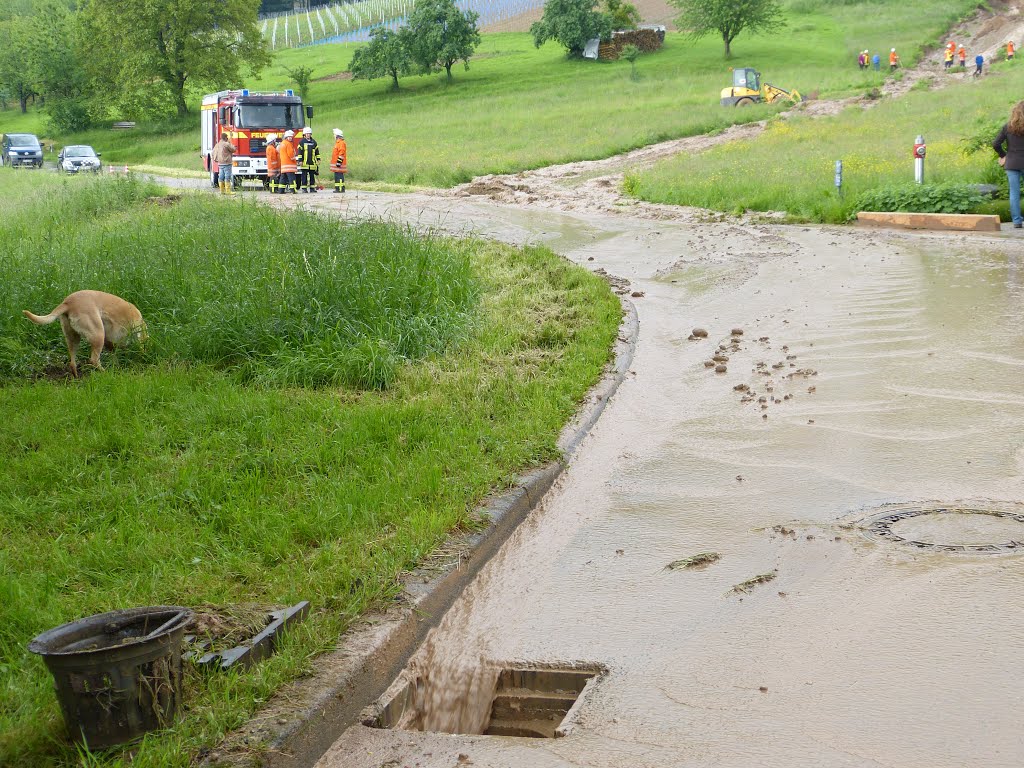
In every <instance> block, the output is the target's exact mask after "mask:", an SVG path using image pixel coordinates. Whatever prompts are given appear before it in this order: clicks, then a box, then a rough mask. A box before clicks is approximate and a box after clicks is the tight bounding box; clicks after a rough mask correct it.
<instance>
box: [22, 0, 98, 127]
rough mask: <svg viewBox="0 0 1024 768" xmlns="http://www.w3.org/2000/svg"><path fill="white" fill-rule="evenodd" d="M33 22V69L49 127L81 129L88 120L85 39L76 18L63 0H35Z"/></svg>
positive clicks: (87, 124) (85, 125) (89, 121)
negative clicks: (35, 31)
mask: <svg viewBox="0 0 1024 768" xmlns="http://www.w3.org/2000/svg"><path fill="white" fill-rule="evenodd" d="M33 21H34V27H35V29H36V30H37V34H36V36H35V42H34V45H33V48H34V53H35V63H34V65H33V71H34V72H35V77H36V87H37V88H38V90H39V92H40V93H41V94H42V96H43V97H44V99H45V105H46V106H45V109H46V111H47V112H48V113H49V115H50V122H51V124H52V127H53V128H54V129H56V131H57V132H58V133H70V132H73V131H81V130H84V129H86V128H88V127H89V126H90V124H91V122H92V120H91V117H90V112H89V100H88V92H89V80H88V77H87V75H86V72H85V67H84V66H83V65H82V61H81V51H83V50H87V49H88V41H86V40H82V38H81V33H80V29H79V24H78V19H77V17H76V16H75V15H74V14H73V13H72V12H71V10H70V9H69V8H68V6H67V3H65V2H63V0H36V13H35V16H34V19H33Z"/></svg>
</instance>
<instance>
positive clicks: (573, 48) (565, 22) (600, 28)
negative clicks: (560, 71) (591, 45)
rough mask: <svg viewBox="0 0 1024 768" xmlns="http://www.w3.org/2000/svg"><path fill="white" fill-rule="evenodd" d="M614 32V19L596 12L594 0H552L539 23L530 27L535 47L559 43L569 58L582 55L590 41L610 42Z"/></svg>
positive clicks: (546, 5) (546, 6)
mask: <svg viewBox="0 0 1024 768" xmlns="http://www.w3.org/2000/svg"><path fill="white" fill-rule="evenodd" d="M611 32H612V22H611V19H610V18H609V17H608V16H607V15H606V14H603V13H598V12H597V11H595V10H594V0H549V1H548V2H547V3H545V4H544V15H543V16H541V19H540V21H535V22H534V23H533V24H532V25H531V26H530V34H531V35H533V44H534V45H536V46H537V47H538V48H540V47H541V46H542V45H544V43H546V42H547V41H548V40H556V41H557V42H559V43H561V44H562V45H563V46H564V47H565V49H566V51H567V52H568V54H569V55H570V56H579V55H581V54H582V53H583V47H584V46H585V45H586V44H587V41H588V40H591V39H593V38H595V37H597V38H600V39H602V40H607V39H608V38H609V36H610V35H611Z"/></svg>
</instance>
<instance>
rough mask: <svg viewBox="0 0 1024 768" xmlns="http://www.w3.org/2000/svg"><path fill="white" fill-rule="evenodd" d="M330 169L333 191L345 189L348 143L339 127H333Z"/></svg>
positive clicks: (337, 191) (339, 191) (340, 191)
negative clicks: (332, 175)
mask: <svg viewBox="0 0 1024 768" xmlns="http://www.w3.org/2000/svg"><path fill="white" fill-rule="evenodd" d="M331 170H332V171H333V172H334V191H335V193H339V194H340V193H342V192H344V191H345V174H346V173H348V144H346V143H345V134H344V133H342V132H341V130H340V129H339V128H335V129H334V149H333V150H332V151H331Z"/></svg>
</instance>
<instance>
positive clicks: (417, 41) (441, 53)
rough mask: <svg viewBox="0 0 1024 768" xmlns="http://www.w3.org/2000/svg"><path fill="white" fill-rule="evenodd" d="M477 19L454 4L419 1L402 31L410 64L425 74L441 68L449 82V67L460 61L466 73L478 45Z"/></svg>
mask: <svg viewBox="0 0 1024 768" xmlns="http://www.w3.org/2000/svg"><path fill="white" fill-rule="evenodd" d="M479 18H480V14H478V13H476V12H475V11H465V12H462V11H460V10H459V9H458V7H457V6H456V5H455V1H454V0H419V2H417V3H416V7H415V8H413V11H412V13H411V14H409V20H408V22H407V24H406V27H405V30H407V34H408V37H407V38H406V39H407V41H408V43H409V53H410V55H411V56H412V59H413V61H414V62H416V64H418V65H419V66H420V67H421V68H422V69H423V70H424V71H426V72H436V71H438V70H440V69H441V68H442V67H443V68H444V70H445V72H446V73H447V74H448V81H449V82H451V79H452V65H453V64H455V62H457V61H460V60H461V61H462V62H463V63H464V64H465V65H466V69H469V57H470V56H472V55H473V51H474V50H476V47H477V46H478V45H480V30H478V29H477V26H476V23H477V20H478V19H479Z"/></svg>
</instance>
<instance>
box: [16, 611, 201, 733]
mask: <svg viewBox="0 0 1024 768" xmlns="http://www.w3.org/2000/svg"><path fill="white" fill-rule="evenodd" d="M191 618H192V612H191V611H189V610H188V609H187V608H178V607H175V606H167V605H158V606H151V607H148V608H131V609H129V610H125V611H111V612H110V613H101V614H98V615H96V616H90V617H88V618H85V619H79V620H78V621H73V622H71V623H70V624H64V625H62V626H60V627H56V628H55V629H51V630H49V631H48V632H43V634H41V635H39V636H38V637H36V638H35V639H34V640H32V642H31V643H29V646H28V649H29V650H30V651H32V653H38V654H39V655H40V656H42V657H43V660H44V661H45V662H46V666H47V667H48V668H49V670H50V673H51V674H52V675H53V680H54V683H55V687H56V689H57V700H58V701H59V702H60V708H61V711H62V712H63V713H64V721H65V722H66V723H67V726H68V729H69V730H70V731H71V734H72V736H73V737H74V738H80V739H81V740H82V741H83V742H85V744H86V745H87V746H88V747H89V748H90V749H102V748H104V747H110V746H114V745H115V744H123V743H125V742H128V741H132V740H134V739H137V738H139V737H140V736H142V735H143V734H144V733H146V732H147V731H153V730H156V729H159V728H165V727H167V726H168V725H170V724H171V723H172V722H173V721H174V715H175V713H176V712H177V710H178V706H179V704H180V702H181V685H182V675H181V640H182V636H183V635H184V634H185V627H186V625H187V624H188V623H189V621H190V620H191Z"/></svg>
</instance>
